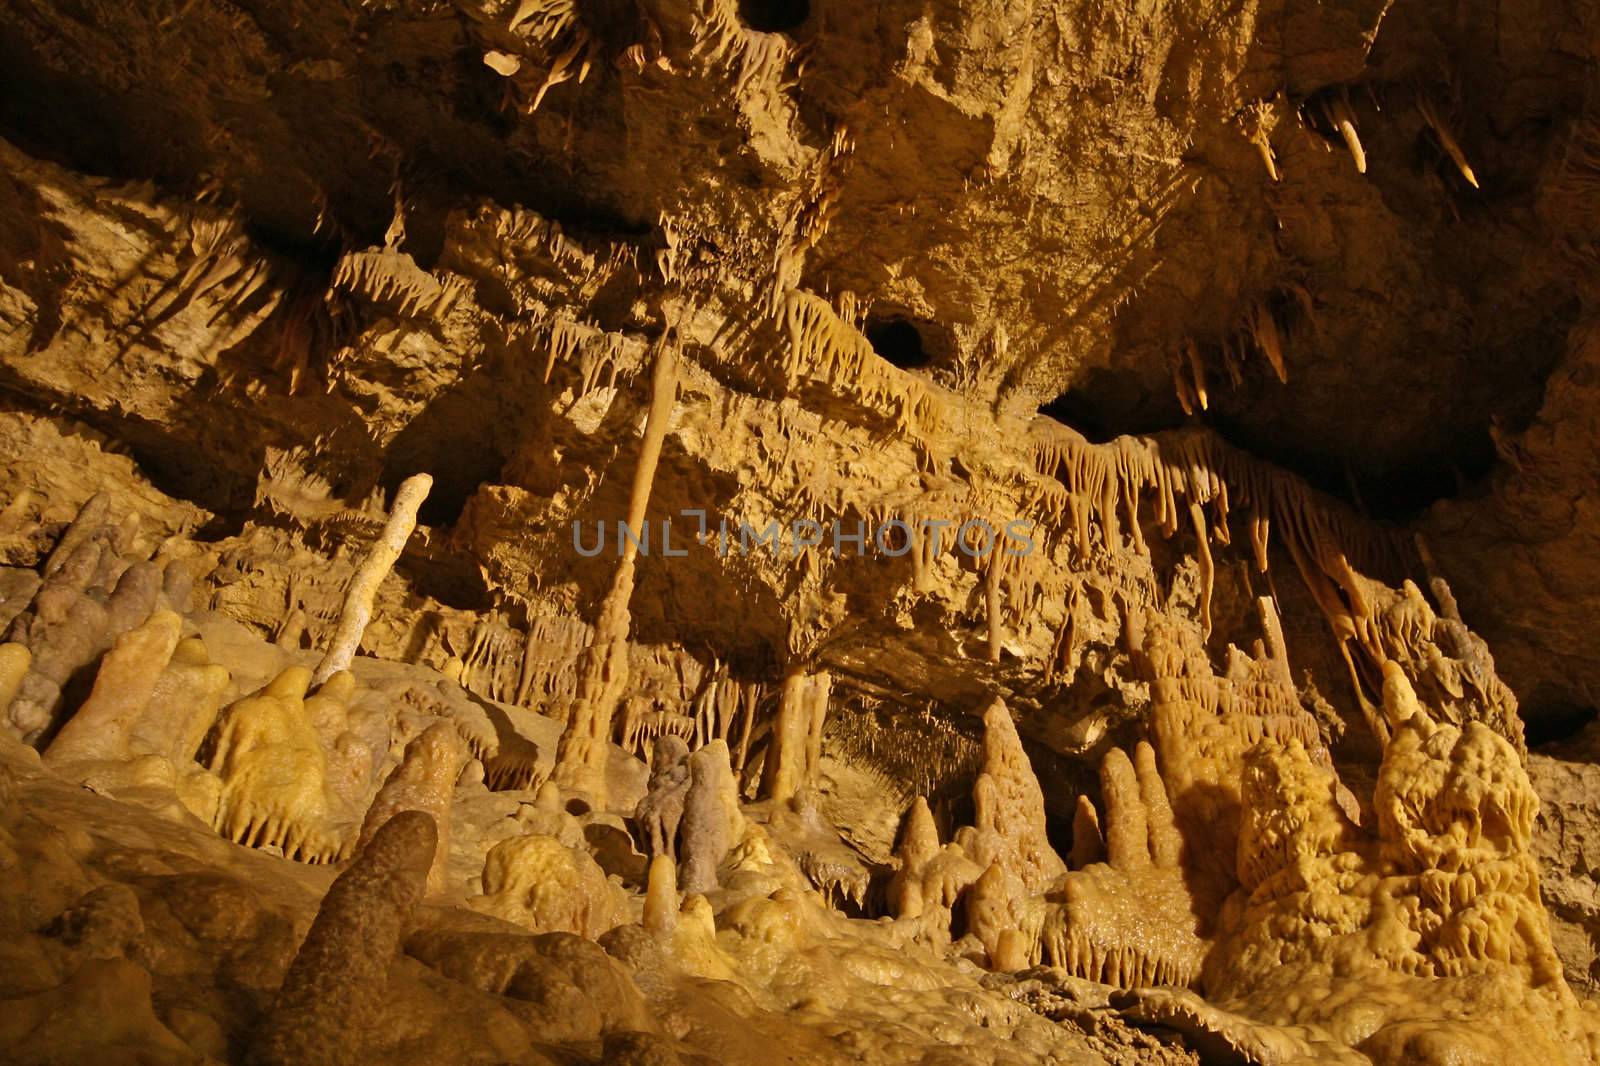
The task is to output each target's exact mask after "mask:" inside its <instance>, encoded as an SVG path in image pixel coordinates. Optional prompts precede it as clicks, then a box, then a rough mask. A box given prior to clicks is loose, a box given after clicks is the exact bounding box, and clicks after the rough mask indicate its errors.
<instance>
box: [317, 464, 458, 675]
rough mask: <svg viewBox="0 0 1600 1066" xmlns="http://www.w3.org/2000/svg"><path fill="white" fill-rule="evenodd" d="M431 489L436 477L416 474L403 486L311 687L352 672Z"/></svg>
mask: <svg viewBox="0 0 1600 1066" xmlns="http://www.w3.org/2000/svg"><path fill="white" fill-rule="evenodd" d="M432 488H433V478H432V476H430V475H428V474H413V475H412V476H411V477H408V478H406V479H405V480H404V481H402V482H401V483H400V488H399V489H398V490H397V491H396V492H395V495H394V506H393V507H391V508H390V510H389V521H388V522H387V523H386V524H385V525H384V527H383V533H382V534H381V535H380V536H379V537H378V542H377V543H376V544H374V545H373V546H372V549H371V551H369V552H368V553H367V557H366V558H365V559H363V560H362V562H361V566H360V567H359V568H357V570H356V572H355V576H354V577H352V578H351V579H350V587H349V589H348V590H347V591H346V593H345V598H344V606H343V607H342V608H341V609H340V611H339V625H338V627H337V628H336V629H335V630H334V633H333V639H332V640H331V641H330V642H329V644H328V651H327V653H326V654H325V655H324V656H323V657H322V661H321V662H320V663H318V664H317V669H316V672H315V673H313V674H312V676H311V685H312V687H316V686H318V685H321V684H322V683H323V682H324V681H326V680H327V679H328V678H330V677H332V676H333V675H334V674H336V673H338V672H339V671H340V670H347V669H349V667H350V660H352V659H353V658H355V654H356V649H357V648H359V647H360V646H361V637H362V634H364V633H365V632H366V630H367V622H368V621H369V620H370V619H371V617H372V604H373V600H374V599H375V598H376V597H377V595H378V586H380V585H381V584H383V579H384V578H385V577H387V576H388V575H389V571H390V569H392V568H393V567H394V564H395V560H396V559H398V558H400V552H401V551H402V550H404V548H405V546H406V541H408V540H410V539H411V531H412V530H413V529H415V528H416V525H417V509H418V508H419V507H421V506H422V501H423V500H425V499H427V498H428V491H429V490H430V489H432Z"/></svg>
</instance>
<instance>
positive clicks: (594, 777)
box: [552, 331, 678, 806]
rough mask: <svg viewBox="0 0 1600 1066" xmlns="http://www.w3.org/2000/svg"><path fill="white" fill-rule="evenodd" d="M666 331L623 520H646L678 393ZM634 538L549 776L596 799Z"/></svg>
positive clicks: (620, 681)
mask: <svg viewBox="0 0 1600 1066" xmlns="http://www.w3.org/2000/svg"><path fill="white" fill-rule="evenodd" d="M668 336H670V331H669V333H668V334H664V335H663V336H662V339H661V341H660V344H659V346H658V347H657V349H656V361H655V371H654V373H653V374H652V375H651V379H650V410H649V413H648V414H647V415H646V416H645V425H644V443H643V444H642V445H641V446H640V448H639V465H638V466H636V467H634V471H633V489H632V492H631V493H630V495H629V497H628V526H629V528H631V529H633V530H635V531H640V530H643V528H644V517H645V508H646V506H647V505H648V504H649V502H650V487H651V485H652V484H654V482H655V476H656V464H657V463H658V462H659V461H660V459H661V443H662V441H663V440H665V439H666V435H667V421H668V419H669V418H671V416H672V405H673V403H674V402H675V401H676V399H677V395H678V362H677V355H676V352H675V351H674V349H673V347H672V342H671V341H670V340H668ZM638 555H639V546H638V544H637V543H636V542H635V541H634V540H632V539H630V538H628V537H623V538H622V558H621V559H620V560H619V561H618V563H617V569H616V572H615V573H614V574H613V575H612V578H611V588H610V589H609V590H608V591H607V592H606V597H605V599H604V600H603V601H602V602H601V604H600V617H599V618H598V619H596V621H595V627H594V637H593V640H592V642H591V643H590V645H589V647H588V648H586V649H585V650H584V654H583V661H582V664H581V666H580V667H579V674H578V695H577V698H576V699H575V700H573V703H572V714H571V717H569V718H568V719H567V726H566V728H565V729H564V730H562V733H561V743H560V746H559V747H558V748H557V749H556V765H555V770H554V773H553V776H552V780H554V781H555V783H556V784H557V785H559V786H560V787H561V788H562V789H563V790H565V791H568V792H578V793H582V794H584V795H586V796H588V797H589V798H590V799H591V800H593V801H594V802H595V804H596V806H604V805H605V802H606V756H607V753H608V751H609V750H610V749H609V744H610V741H611V719H612V716H613V715H614V714H615V713H616V710H617V705H618V703H619V702H620V701H621V699H622V696H623V694H624V692H625V691H626V690H627V687H628V630H629V628H630V627H631V626H632V623H633V619H632V615H631V614H630V613H629V610H628V601H629V600H630V599H632V598H633V580H634V569H635V566H636V564H637V560H638Z"/></svg>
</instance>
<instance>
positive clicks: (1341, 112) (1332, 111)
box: [1323, 89, 1367, 174]
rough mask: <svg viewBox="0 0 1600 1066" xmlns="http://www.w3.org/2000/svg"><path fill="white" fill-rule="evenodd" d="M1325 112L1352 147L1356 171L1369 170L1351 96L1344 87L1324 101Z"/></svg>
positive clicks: (1360, 172) (1351, 153)
mask: <svg viewBox="0 0 1600 1066" xmlns="http://www.w3.org/2000/svg"><path fill="white" fill-rule="evenodd" d="M1323 113H1324V114H1326V115H1327V117H1328V121H1329V122H1331V123H1332V124H1333V127H1334V129H1336V130H1338V131H1339V136H1341V137H1343V138H1344V143H1345V147H1346V148H1348V149H1350V158H1351V159H1353V160H1355V164H1356V173H1358V174H1365V173H1366V172H1367V153H1366V152H1365V151H1364V150H1363V149H1362V147H1361V136H1360V135H1359V134H1358V133H1356V116H1355V112H1353V111H1351V110H1350V97H1349V94H1348V93H1346V92H1345V91H1344V90H1343V89H1340V90H1339V92H1338V93H1337V94H1336V95H1333V96H1330V97H1328V99H1327V100H1325V101H1324V103H1323Z"/></svg>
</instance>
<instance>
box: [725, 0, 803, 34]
mask: <svg viewBox="0 0 1600 1066" xmlns="http://www.w3.org/2000/svg"><path fill="white" fill-rule="evenodd" d="M810 17H811V0H739V21H741V22H743V23H744V24H745V25H746V26H749V27H750V28H751V29H752V30H760V31H761V32H762V33H786V32H788V31H789V30H792V29H794V28H796V27H797V26H799V25H800V24H801V23H803V22H804V21H805V20H806V19H808V18H810Z"/></svg>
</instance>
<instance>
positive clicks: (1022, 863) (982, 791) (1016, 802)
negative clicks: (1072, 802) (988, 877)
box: [972, 699, 1067, 892]
mask: <svg viewBox="0 0 1600 1066" xmlns="http://www.w3.org/2000/svg"><path fill="white" fill-rule="evenodd" d="M983 724H984V734H983V752H984V757H983V773H982V774H980V775H979V777H978V780H977V782H976V783H975V784H974V786H973V804H974V807H975V808H976V813H975V816H974V825H975V827H976V829H977V833H976V836H975V840H974V846H973V848H972V858H973V859H974V860H975V861H977V862H978V863H980V864H983V865H989V864H992V863H996V862H998V863H999V864H1000V865H1001V866H1003V867H1004V868H1005V869H1006V871H1007V872H1008V873H1010V874H1011V875H1012V876H1014V877H1016V878H1017V880H1018V881H1019V882H1020V883H1021V884H1022V886H1023V888H1024V889H1025V890H1027V891H1028V892H1039V891H1042V890H1043V889H1044V888H1045V887H1046V886H1048V885H1049V884H1050V883H1051V882H1053V881H1054V880H1055V879H1056V878H1057V877H1059V876H1060V875H1061V874H1063V873H1065V872H1066V869H1067V866H1066V863H1064V862H1062V861H1061V857H1060V856H1059V855H1057V854H1056V853H1055V850H1054V849H1053V848H1051V846H1050V840H1049V836H1048V834H1047V832H1046V829H1045V811H1044V793H1043V792H1042V790H1041V789H1040V788H1039V779H1038V778H1037V777H1036V776H1034V772H1033V767H1032V766H1031V765H1030V764H1029V762H1028V755H1027V752H1026V751H1024V750H1023V747H1022V740H1021V738H1020V737H1018V736H1017V730H1016V726H1015V724H1013V722H1012V720H1011V712H1010V711H1009V710H1008V709H1007V708H1006V705H1005V703H1004V702H1003V701H1001V700H998V699H996V700H995V701H994V702H993V703H991V704H990V705H989V708H988V710H987V711H985V712H984V716H983Z"/></svg>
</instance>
